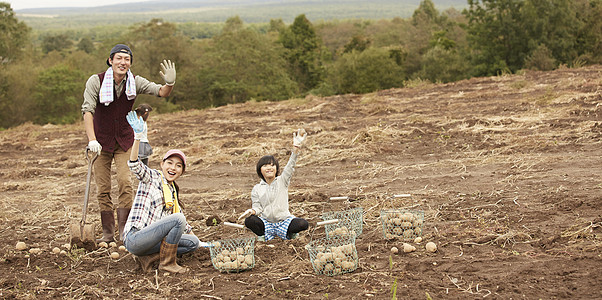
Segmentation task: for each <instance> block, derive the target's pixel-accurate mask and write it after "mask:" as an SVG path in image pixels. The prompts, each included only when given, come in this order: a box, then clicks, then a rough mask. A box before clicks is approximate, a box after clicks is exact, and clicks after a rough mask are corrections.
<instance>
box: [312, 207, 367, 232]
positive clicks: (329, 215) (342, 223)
mask: <svg viewBox="0 0 602 300" xmlns="http://www.w3.org/2000/svg"><path fill="white" fill-rule="evenodd" d="M322 219H323V220H324V221H328V220H333V219H339V222H338V223H334V224H327V225H325V226H326V227H325V228H326V229H325V231H326V237H332V236H338V235H347V234H350V233H351V234H355V237H358V236H360V234H362V229H363V222H364V209H363V208H361V207H358V208H353V209H349V210H345V211H335V212H325V213H323V214H322Z"/></svg>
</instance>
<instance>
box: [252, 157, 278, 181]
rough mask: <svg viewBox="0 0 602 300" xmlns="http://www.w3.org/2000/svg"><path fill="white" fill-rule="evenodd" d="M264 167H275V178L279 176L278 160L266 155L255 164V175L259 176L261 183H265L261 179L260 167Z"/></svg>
mask: <svg viewBox="0 0 602 300" xmlns="http://www.w3.org/2000/svg"><path fill="white" fill-rule="evenodd" d="M264 165H274V166H276V176H278V174H280V165H279V164H278V160H277V159H276V158H275V157H274V156H273V155H266V156H264V157H262V158H260V159H259V161H258V162H257V175H259V178H261V179H263V181H265V178H264V177H263V174H261V167H263V166H264Z"/></svg>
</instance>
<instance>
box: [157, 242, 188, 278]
mask: <svg viewBox="0 0 602 300" xmlns="http://www.w3.org/2000/svg"><path fill="white" fill-rule="evenodd" d="M159 254H160V256H159V270H162V271H167V272H170V273H186V272H187V271H188V269H187V268H184V267H181V266H179V265H178V264H177V263H176V256H177V254H178V244H169V243H167V242H166V241H165V239H163V242H161V251H160V252H159Z"/></svg>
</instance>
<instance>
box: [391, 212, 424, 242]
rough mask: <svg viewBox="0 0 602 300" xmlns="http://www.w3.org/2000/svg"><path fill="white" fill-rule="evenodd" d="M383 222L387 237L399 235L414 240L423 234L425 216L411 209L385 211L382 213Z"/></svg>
mask: <svg viewBox="0 0 602 300" xmlns="http://www.w3.org/2000/svg"><path fill="white" fill-rule="evenodd" d="M382 222H383V230H384V233H385V238H386V239H393V238H395V237H396V236H398V237H401V238H403V239H404V240H410V239H411V240H413V239H414V238H416V237H419V236H422V224H423V222H424V218H423V217H422V216H421V215H419V214H417V213H413V212H410V211H406V212H385V213H384V214H383V215H382Z"/></svg>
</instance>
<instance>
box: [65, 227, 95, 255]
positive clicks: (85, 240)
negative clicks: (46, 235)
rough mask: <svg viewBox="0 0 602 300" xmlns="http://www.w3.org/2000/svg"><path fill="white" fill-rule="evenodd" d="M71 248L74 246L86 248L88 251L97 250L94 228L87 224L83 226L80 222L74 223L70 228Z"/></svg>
mask: <svg viewBox="0 0 602 300" xmlns="http://www.w3.org/2000/svg"><path fill="white" fill-rule="evenodd" d="M69 242H70V243H71V247H73V245H75V246H77V247H78V248H84V249H86V250H88V251H94V250H96V248H97V246H96V239H95V238H94V226H92V225H89V224H86V225H84V226H82V225H81V223H80V222H73V223H71V226H70V240H69Z"/></svg>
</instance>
